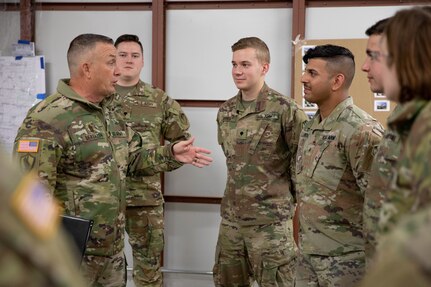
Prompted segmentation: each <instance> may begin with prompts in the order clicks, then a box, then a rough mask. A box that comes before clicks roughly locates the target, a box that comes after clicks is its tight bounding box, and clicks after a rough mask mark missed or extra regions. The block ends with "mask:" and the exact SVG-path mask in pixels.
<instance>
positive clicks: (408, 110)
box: [388, 99, 429, 134]
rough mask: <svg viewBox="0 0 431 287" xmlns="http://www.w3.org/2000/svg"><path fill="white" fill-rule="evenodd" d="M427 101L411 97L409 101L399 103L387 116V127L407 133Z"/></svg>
mask: <svg viewBox="0 0 431 287" xmlns="http://www.w3.org/2000/svg"><path fill="white" fill-rule="evenodd" d="M428 103H429V101H426V100H422V99H413V100H411V101H409V102H406V103H403V104H399V105H398V106H397V108H396V109H395V110H394V111H393V113H392V114H391V115H390V116H389V117H388V127H389V128H391V129H393V130H396V131H397V132H398V133H399V134H404V133H405V132H407V133H408V131H409V130H410V127H411V126H412V125H413V123H414V121H415V120H416V118H417V116H418V115H419V114H420V112H421V111H422V110H423V109H424V108H425V106H426V105H427V104H428Z"/></svg>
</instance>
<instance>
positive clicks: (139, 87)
mask: <svg viewBox="0 0 431 287" xmlns="http://www.w3.org/2000/svg"><path fill="white" fill-rule="evenodd" d="M147 86H149V84H147V83H145V82H144V81H142V80H139V82H138V83H137V84H136V90H135V91H136V92H135V95H136V96H145V87H147Z"/></svg>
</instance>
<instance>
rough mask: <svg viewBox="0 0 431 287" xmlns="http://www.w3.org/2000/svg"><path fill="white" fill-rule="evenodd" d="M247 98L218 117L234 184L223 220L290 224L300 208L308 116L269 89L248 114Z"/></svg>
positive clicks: (230, 180)
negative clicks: (302, 139)
mask: <svg viewBox="0 0 431 287" xmlns="http://www.w3.org/2000/svg"><path fill="white" fill-rule="evenodd" d="M241 97H242V96H241V92H239V93H238V94H237V95H236V96H235V97H233V98H231V99H229V100H227V101H226V102H225V103H223V105H222V106H221V107H220V109H219V112H218V115H217V124H218V142H219V144H220V145H221V146H222V149H223V151H224V154H225V155H226V164H227V169H228V178H227V183H226V189H225V193H224V196H223V199H222V203H221V215H222V217H223V218H225V219H227V220H229V221H232V222H237V223H239V224H241V225H259V224H265V223H272V222H279V221H282V220H286V219H290V218H291V217H292V215H293V208H294V192H295V190H294V183H293V180H292V175H294V174H295V173H294V164H292V161H294V159H295V155H296V150H297V148H298V138H299V134H300V131H301V126H302V123H303V122H304V121H305V120H306V119H307V116H306V115H305V113H304V112H303V111H302V110H300V109H299V108H298V106H297V105H296V104H295V103H294V102H293V100H291V99H289V98H287V97H285V96H282V95H281V94H279V93H278V92H276V91H274V90H272V89H270V88H269V87H268V86H267V85H266V84H265V85H264V86H263V88H262V90H261V91H260V94H259V96H258V97H257V99H256V101H255V102H253V103H252V104H251V105H250V106H249V107H248V108H247V109H244V107H243V105H242V100H241Z"/></svg>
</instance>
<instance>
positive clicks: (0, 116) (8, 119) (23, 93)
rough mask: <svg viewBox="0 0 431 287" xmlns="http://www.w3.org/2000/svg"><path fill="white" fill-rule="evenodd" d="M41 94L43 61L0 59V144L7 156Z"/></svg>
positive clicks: (32, 58)
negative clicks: (29, 111) (19, 129)
mask: <svg viewBox="0 0 431 287" xmlns="http://www.w3.org/2000/svg"><path fill="white" fill-rule="evenodd" d="M38 95H39V96H41V95H42V96H43V97H44V95H45V59H44V56H35V57H0V145H1V146H2V148H3V149H6V152H9V153H11V152H12V148H13V142H14V140H15V136H16V133H17V130H18V128H19V127H20V126H21V123H22V121H23V120H24V118H25V116H26V115H27V112H28V110H29V109H30V108H31V106H32V104H33V102H34V101H35V100H36V98H37V96H38Z"/></svg>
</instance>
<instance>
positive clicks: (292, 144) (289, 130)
mask: <svg viewBox="0 0 431 287" xmlns="http://www.w3.org/2000/svg"><path fill="white" fill-rule="evenodd" d="M307 120H308V117H307V115H306V114H305V113H304V111H303V110H302V109H300V108H299V107H298V106H297V105H296V104H295V103H292V105H291V108H290V112H289V113H285V115H284V118H283V133H284V140H285V142H286V144H287V146H288V148H289V153H290V159H289V161H290V171H289V172H290V180H291V187H292V189H291V190H292V195H293V196H295V194H296V188H295V186H296V153H297V151H298V142H299V136H300V134H301V130H302V127H303V125H304V123H305V122H306V121H307Z"/></svg>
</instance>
